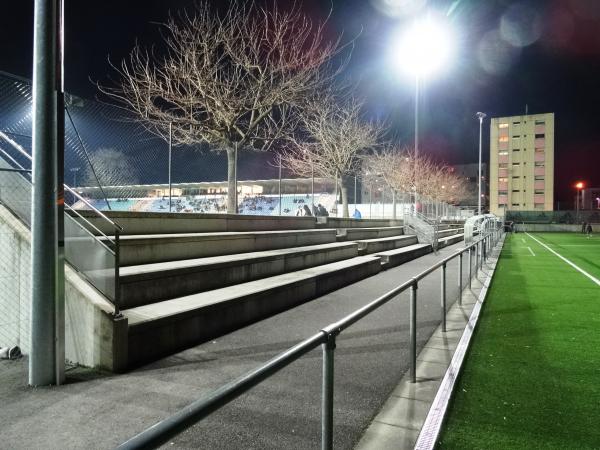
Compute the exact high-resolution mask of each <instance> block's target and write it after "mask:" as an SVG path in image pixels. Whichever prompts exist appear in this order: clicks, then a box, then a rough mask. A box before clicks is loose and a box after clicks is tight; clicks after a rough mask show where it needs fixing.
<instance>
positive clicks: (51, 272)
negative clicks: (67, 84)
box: [29, 0, 65, 386]
mask: <svg viewBox="0 0 600 450" xmlns="http://www.w3.org/2000/svg"><path fill="white" fill-rule="evenodd" d="M62 74H63V3H62V0H35V3H34V31H33V145H32V147H33V190H32V196H31V197H32V200H31V205H32V211H31V213H32V214H31V215H32V221H31V236H32V240H31V318H30V321H31V324H30V327H31V349H30V355H29V384H30V385H32V386H42V385H50V384H60V383H62V381H63V380H64V366H65V355H64V216H63V204H64V188H63V178H64V125H65V122H64V86H63V76H62Z"/></svg>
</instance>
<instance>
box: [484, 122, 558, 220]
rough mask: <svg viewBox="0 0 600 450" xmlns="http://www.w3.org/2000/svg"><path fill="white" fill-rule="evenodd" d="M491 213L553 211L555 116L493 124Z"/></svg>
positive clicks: (491, 128)
mask: <svg viewBox="0 0 600 450" xmlns="http://www.w3.org/2000/svg"><path fill="white" fill-rule="evenodd" d="M489 183H490V212H491V213H493V214H496V215H499V216H503V215H504V214H505V211H534V210H540V211H552V210H553V208H554V113H546V114H530V115H524V116H511V117H495V118H492V119H491V122H490V179H489Z"/></svg>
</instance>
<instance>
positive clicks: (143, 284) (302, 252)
mask: <svg viewBox="0 0 600 450" xmlns="http://www.w3.org/2000/svg"><path fill="white" fill-rule="evenodd" d="M415 241H416V239H415ZM356 256H358V244H357V243H354V242H347V243H345V242H341V243H329V244H321V245H310V246H304V247H293V248H285V249H277V250H268V251H263V252H251V253H242V254H234V255H220V256H212V257H206V258H197V259H187V260H181V261H169V262H161V263H154V264H144V265H136V266H128V267H123V268H121V271H120V278H119V279H120V289H121V306H122V308H124V309H125V308H132V307H136V306H141V305H144V304H148V303H153V302H157V301H162V300H166V299H171V298H175V297H181V296H184V295H190V294H194V293H198V292H203V291H208V290H211V289H218V288H222V287H225V286H230V285H233V284H240V283H246V282H248V281H253V280H257V279H260V278H266V277H271V276H275V275H281V274H283V273H288V272H294V271H298V270H302V269H307V268H309V267H314V266H319V265H323V264H329V263H332V262H336V261H341V260H347V259H351V258H354V257H356Z"/></svg>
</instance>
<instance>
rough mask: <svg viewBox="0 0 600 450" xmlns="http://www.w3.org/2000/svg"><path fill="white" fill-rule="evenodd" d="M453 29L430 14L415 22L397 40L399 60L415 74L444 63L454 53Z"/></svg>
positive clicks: (396, 53)
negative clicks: (451, 30)
mask: <svg viewBox="0 0 600 450" xmlns="http://www.w3.org/2000/svg"><path fill="white" fill-rule="evenodd" d="M452 40H453V39H452V33H451V32H450V30H449V28H448V26H447V25H445V24H443V23H441V22H438V21H435V20H433V19H432V18H431V17H427V18H425V19H423V20H420V21H417V22H415V23H414V24H413V25H412V26H411V27H410V28H409V29H408V30H406V31H405V32H404V33H402V34H401V35H400V36H399V38H398V40H397V42H396V44H395V52H394V53H395V63H396V64H397V65H398V66H399V67H400V68H402V69H403V70H404V71H406V72H408V73H410V74H412V75H414V76H415V77H417V78H418V77H424V76H427V75H430V74H432V73H433V72H435V71H436V70H438V69H440V68H441V67H443V66H444V65H445V64H446V63H447V62H448V60H449V59H450V56H451V53H452Z"/></svg>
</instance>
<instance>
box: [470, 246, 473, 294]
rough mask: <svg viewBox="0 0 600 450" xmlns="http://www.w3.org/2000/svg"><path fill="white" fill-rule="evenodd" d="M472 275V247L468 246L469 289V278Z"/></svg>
mask: <svg viewBox="0 0 600 450" xmlns="http://www.w3.org/2000/svg"><path fill="white" fill-rule="evenodd" d="M472 277H473V247H469V289H471V278H472Z"/></svg>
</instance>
